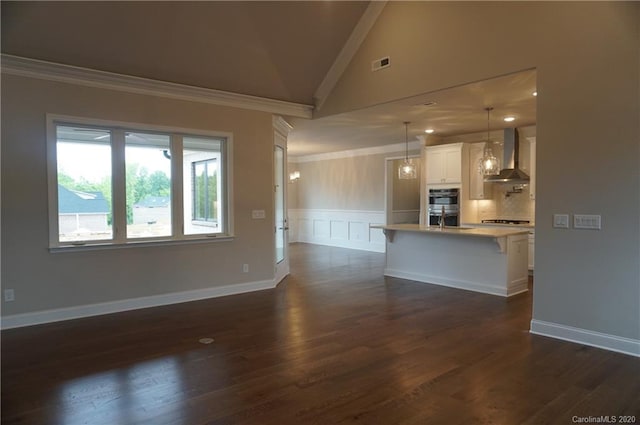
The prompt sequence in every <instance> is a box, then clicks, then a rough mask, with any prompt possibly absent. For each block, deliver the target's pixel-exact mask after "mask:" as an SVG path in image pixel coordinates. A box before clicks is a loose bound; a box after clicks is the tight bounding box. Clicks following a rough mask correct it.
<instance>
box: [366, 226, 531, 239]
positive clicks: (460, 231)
mask: <svg viewBox="0 0 640 425" xmlns="http://www.w3.org/2000/svg"><path fill="white" fill-rule="evenodd" d="M371 228H374V229H382V230H383V231H384V232H385V233H387V231H400V232H418V233H436V234H442V235H458V236H475V237H485V238H502V237H506V236H512V235H524V234H528V233H529V232H528V231H527V230H518V229H513V228H511V229H507V228H495V227H484V228H479V227H451V226H449V227H445V228H444V229H441V228H440V227H439V226H423V225H420V224H389V225H379V226H371Z"/></svg>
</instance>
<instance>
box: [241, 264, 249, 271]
mask: <svg viewBox="0 0 640 425" xmlns="http://www.w3.org/2000/svg"><path fill="white" fill-rule="evenodd" d="M242 273H249V265H248V264H243V265H242Z"/></svg>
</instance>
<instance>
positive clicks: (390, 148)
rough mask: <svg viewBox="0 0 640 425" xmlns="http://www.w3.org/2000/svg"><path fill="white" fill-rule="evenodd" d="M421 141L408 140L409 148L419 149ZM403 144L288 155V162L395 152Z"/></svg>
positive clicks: (402, 150) (402, 148) (401, 147)
mask: <svg viewBox="0 0 640 425" xmlns="http://www.w3.org/2000/svg"><path fill="white" fill-rule="evenodd" d="M422 146H423V145H422V142H421V141H419V140H418V141H412V142H409V150H411V151H415V150H419V149H420V148H421V147H422ZM404 151H405V144H404V143H395V144H392V145H384V146H374V147H370V148H361V149H350V150H346V151H338V152H327V153H317V154H312V155H302V156H289V162H296V163H297V162H313V161H324V160H328V159H343V158H353V157H356V156H365V155H379V154H384V153H397V152H404Z"/></svg>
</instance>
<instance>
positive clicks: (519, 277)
mask: <svg viewBox="0 0 640 425" xmlns="http://www.w3.org/2000/svg"><path fill="white" fill-rule="evenodd" d="M372 227H375V228H380V229H382V230H383V232H384V234H385V236H386V265H385V269H384V274H385V276H392V277H399V278H403V279H410V280H416V281H419V282H425V283H432V284H435V285H443V286H450V287H454V288H460V289H466V290H470V291H476V292H484V293H487V294H492V295H500V296H504V297H509V296H512V295H516V294H519V293H521V292H526V291H527V290H528V268H527V257H528V248H529V246H528V232H527V231H526V230H515V229H497V228H463V227H445V228H440V227H438V226H421V225H418V224H392V225H387V226H372Z"/></svg>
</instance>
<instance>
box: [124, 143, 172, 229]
mask: <svg viewBox="0 0 640 425" xmlns="http://www.w3.org/2000/svg"><path fill="white" fill-rule="evenodd" d="M125 141H126V145H125V166H126V207H127V238H150V237H160V236H171V149H170V146H171V138H170V136H169V135H166V134H151V133H127V134H126V138H125Z"/></svg>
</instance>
